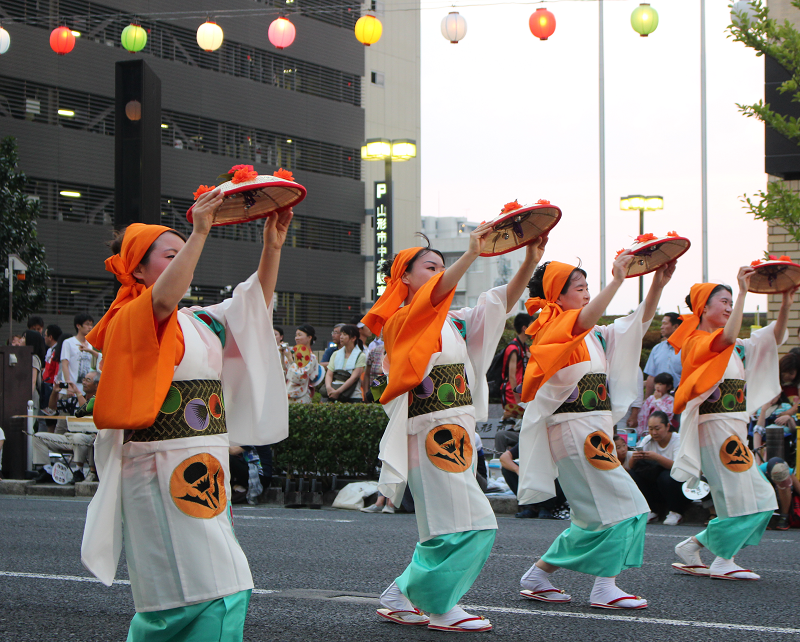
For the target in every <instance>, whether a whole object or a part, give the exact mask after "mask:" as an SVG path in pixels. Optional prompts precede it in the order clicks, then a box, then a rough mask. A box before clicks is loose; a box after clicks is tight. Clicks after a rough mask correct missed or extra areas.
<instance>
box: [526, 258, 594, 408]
mask: <svg viewBox="0 0 800 642" xmlns="http://www.w3.org/2000/svg"><path fill="white" fill-rule="evenodd" d="M573 270H575V266H574V265H568V264H566V263H559V262H558V261H551V262H550V263H549V264H548V265H547V268H546V269H545V272H544V278H543V279H542V286H543V289H544V296H545V298H544V299H541V298H539V297H533V298H530V299H528V300H527V301H526V302H525V307H526V308H527V309H528V314H534V313H535V312H536V311H537V310H539V309H541V312H540V313H539V317H538V318H537V319H536V321H534V322H533V323H532V324H531V325H530V326H529V327H528V330H527V333H528V334H529V335H531V338H532V340H531V350H530V352H531V358H530V361H529V362H528V367H527V368H526V369H525V378H524V379H523V381H522V400H523V401H531V400H532V399H533V398H534V397H535V396H536V392H537V391H538V390H539V388H541V387H542V385H543V384H544V383H545V382H546V381H547V380H548V379H550V377H552V376H553V375H554V374H555V373H556V372H558V371H559V370H561V368H564V367H566V366H571V365H574V364H576V363H581V362H582V361H589V350H588V349H587V348H586V344H585V343H584V342H583V339H584V337H585V336H586V335H587V334H589V330H586V332H581V333H580V334H578V335H576V334H574V332H573V330H574V328H575V322H576V321H577V320H578V315H579V314H580V313H581V311H580V309H577V310H567V311H564V310H562V309H561V306H560V305H558V304H557V303H556V300H557V299H558V296H559V295H560V294H561V290H563V289H564V285H566V283H567V281H569V277H570V275H571V274H572V272H573Z"/></svg>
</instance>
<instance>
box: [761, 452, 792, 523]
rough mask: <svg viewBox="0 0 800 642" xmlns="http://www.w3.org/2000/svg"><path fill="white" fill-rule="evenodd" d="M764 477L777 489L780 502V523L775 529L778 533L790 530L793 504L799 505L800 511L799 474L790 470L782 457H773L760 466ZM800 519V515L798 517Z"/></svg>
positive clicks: (776, 493)
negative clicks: (790, 515) (790, 514)
mask: <svg viewBox="0 0 800 642" xmlns="http://www.w3.org/2000/svg"><path fill="white" fill-rule="evenodd" d="M759 468H760V470H761V472H762V473H764V476H765V477H766V478H767V479H768V480H769V481H770V483H771V484H772V486H773V487H774V488H775V495H776V498H777V500H778V511H779V514H778V521H777V523H776V524H775V527H774V529H775V530H777V531H787V530H789V513H790V511H791V510H792V504H797V505H798V506H797V510H800V500H798V499H797V498H800V480H799V479H798V478H797V472H796V471H794V470H791V469H790V468H789V464H787V463H786V462H785V461H783V459H781V458H780V457H771V458H770V460H769V461H767V462H765V463H763V464H761V465H760V466H759ZM797 517H798V518H800V515H797Z"/></svg>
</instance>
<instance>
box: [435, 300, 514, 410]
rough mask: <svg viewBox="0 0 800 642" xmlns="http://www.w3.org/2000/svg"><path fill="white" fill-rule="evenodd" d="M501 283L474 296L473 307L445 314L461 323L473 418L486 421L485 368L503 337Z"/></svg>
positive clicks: (504, 317)
mask: <svg viewBox="0 0 800 642" xmlns="http://www.w3.org/2000/svg"><path fill="white" fill-rule="evenodd" d="M507 289H508V286H506V285H501V286H500V287H497V288H492V289H491V290H489V291H488V292H484V293H483V294H481V295H480V297H478V303H477V305H476V306H475V307H474V308H461V309H460V310H454V311H452V312H450V313H448V316H449V317H451V318H454V319H461V320H463V321H464V324H465V326H466V327H465V331H466V342H467V354H469V360H470V362H471V363H472V367H473V371H474V375H475V376H474V378H473V379H472V380H471V381H470V391H471V393H472V403H473V406H474V407H475V420H476V421H486V418H487V417H488V415H489V384H488V383H487V382H486V371H487V370H488V369H489V365H490V364H491V363H492V359H493V358H494V353H495V350H497V344H498V343H499V342H500V337H502V336H503V329H504V328H505V324H506V314H507V312H506V308H507V299H506V290H507Z"/></svg>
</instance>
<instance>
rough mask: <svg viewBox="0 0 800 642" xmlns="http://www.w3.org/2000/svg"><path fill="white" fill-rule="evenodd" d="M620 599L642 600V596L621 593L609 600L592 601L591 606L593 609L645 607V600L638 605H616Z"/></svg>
mask: <svg viewBox="0 0 800 642" xmlns="http://www.w3.org/2000/svg"><path fill="white" fill-rule="evenodd" d="M622 600H644V598H643V597H639V596H638V595H623V596H622V597H618V598H616V599H614V600H611V601H610V602H605V603H603V602H592V604H591V606H592V607H593V608H595V609H629V610H633V609H646V608H647V601H645V603H644V604H640V605H639V606H618V604H617V603H618V602H621V601H622Z"/></svg>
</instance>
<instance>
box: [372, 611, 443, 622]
mask: <svg viewBox="0 0 800 642" xmlns="http://www.w3.org/2000/svg"><path fill="white" fill-rule="evenodd" d="M376 613H377V614H378V615H380V616H381V617H382V618H386V619H387V620H389V621H390V622H394V623H395V624H405V625H407V626H422V625H424V624H428V622H430V618H429V617H428V616H427V615H425V614H424V613H423V612H422V611H420V610H419V609H414V610H413V611H392V610H390V609H378V610H377V611H376ZM403 613H407V614H409V615H418V616H420V617H421V618H424V619H421V620H405V619H403V617H402V614H403Z"/></svg>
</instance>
